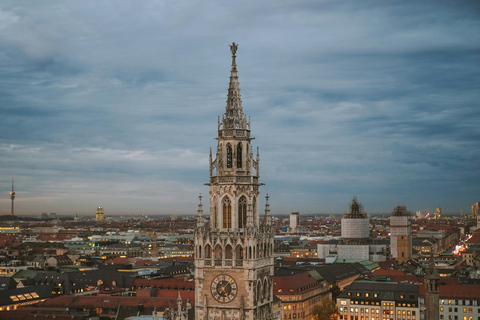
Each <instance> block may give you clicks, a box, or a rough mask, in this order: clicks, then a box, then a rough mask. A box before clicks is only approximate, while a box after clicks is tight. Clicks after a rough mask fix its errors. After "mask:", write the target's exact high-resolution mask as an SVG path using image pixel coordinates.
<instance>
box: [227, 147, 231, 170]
mask: <svg viewBox="0 0 480 320" xmlns="http://www.w3.org/2000/svg"><path fill="white" fill-rule="evenodd" d="M231 167H232V146H231V145H228V146H227V168H231Z"/></svg>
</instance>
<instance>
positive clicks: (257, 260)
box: [194, 43, 274, 320]
mask: <svg viewBox="0 0 480 320" xmlns="http://www.w3.org/2000/svg"><path fill="white" fill-rule="evenodd" d="M237 48H238V45H237V44H235V43H233V44H232V45H231V46H230V50H231V52H232V69H231V73H230V85H229V88H228V98H227V106H226V108H225V114H224V115H223V116H222V118H221V119H219V120H218V137H217V138H216V140H217V141H218V145H217V152H216V155H215V159H213V157H212V151H211V150H210V159H209V167H210V168H209V171H210V178H209V183H208V184H207V185H208V186H209V187H210V223H209V224H207V223H206V222H205V220H204V217H203V207H202V201H201V196H200V197H199V200H200V201H199V205H198V217H197V225H196V227H195V240H194V241H195V319H196V320H206V319H211V320H212V319H218V320H227V319H240V320H270V319H272V301H273V285H272V279H273V236H274V234H273V229H272V226H271V216H270V208H269V204H268V195H267V197H266V204H265V217H264V219H263V223H262V224H261V223H260V218H259V210H258V205H259V199H258V197H259V195H260V190H259V187H260V186H261V185H262V184H261V183H260V182H259V178H260V173H259V172H260V157H259V153H258V149H257V154H256V158H254V156H253V152H252V146H251V141H252V140H253V138H252V137H250V121H249V120H247V117H246V116H245V115H244V114H243V109H242V101H241V100H240V88H239V84H238V75H237V65H236V61H235V58H236V52H237Z"/></svg>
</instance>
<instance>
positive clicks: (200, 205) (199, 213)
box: [197, 193, 204, 227]
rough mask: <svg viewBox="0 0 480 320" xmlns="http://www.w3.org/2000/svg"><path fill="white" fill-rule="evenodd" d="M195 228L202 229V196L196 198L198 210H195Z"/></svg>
mask: <svg viewBox="0 0 480 320" xmlns="http://www.w3.org/2000/svg"><path fill="white" fill-rule="evenodd" d="M197 213H198V215H197V227H203V225H204V221H203V206H202V194H201V193H200V195H199V196H198V209H197Z"/></svg>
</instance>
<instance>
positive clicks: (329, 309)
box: [312, 298, 338, 320]
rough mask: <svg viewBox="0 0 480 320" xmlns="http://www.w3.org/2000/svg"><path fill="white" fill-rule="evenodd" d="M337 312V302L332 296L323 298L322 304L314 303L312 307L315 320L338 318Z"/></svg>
mask: <svg viewBox="0 0 480 320" xmlns="http://www.w3.org/2000/svg"><path fill="white" fill-rule="evenodd" d="M337 314H338V307H337V304H336V303H335V301H333V300H332V299H330V298H327V299H324V300H322V302H320V304H317V305H314V306H313V309H312V315H313V316H314V319H315V320H334V319H337Z"/></svg>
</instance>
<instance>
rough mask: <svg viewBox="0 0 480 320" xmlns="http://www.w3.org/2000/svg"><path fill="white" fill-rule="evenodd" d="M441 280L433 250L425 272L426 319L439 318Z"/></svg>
mask: <svg viewBox="0 0 480 320" xmlns="http://www.w3.org/2000/svg"><path fill="white" fill-rule="evenodd" d="M439 281H440V276H439V275H438V271H437V268H436V267H435V261H434V259H433V251H431V252H430V261H429V262H428V268H427V270H426V274H425V280H424V282H425V320H438V319H439V305H438V303H439V298H440V290H439V287H438V286H439Z"/></svg>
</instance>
